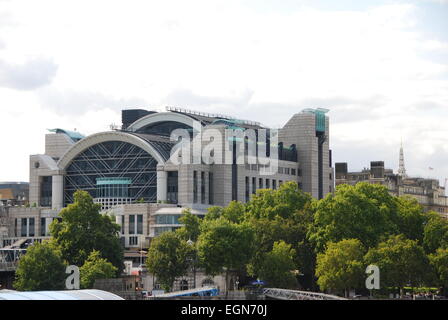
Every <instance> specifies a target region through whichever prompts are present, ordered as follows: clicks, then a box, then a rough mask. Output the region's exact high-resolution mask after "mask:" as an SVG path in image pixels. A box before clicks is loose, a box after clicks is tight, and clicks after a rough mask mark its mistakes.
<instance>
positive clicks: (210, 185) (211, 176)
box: [208, 172, 213, 204]
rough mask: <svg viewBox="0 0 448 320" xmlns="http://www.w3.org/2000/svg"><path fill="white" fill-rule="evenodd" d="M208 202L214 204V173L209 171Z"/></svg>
mask: <svg viewBox="0 0 448 320" xmlns="http://www.w3.org/2000/svg"><path fill="white" fill-rule="evenodd" d="M208 203H209V204H213V173H212V172H209V173H208Z"/></svg>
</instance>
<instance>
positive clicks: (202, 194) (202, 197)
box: [201, 171, 205, 203]
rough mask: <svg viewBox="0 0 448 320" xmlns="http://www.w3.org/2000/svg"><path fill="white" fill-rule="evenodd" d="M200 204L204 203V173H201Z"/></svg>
mask: <svg viewBox="0 0 448 320" xmlns="http://www.w3.org/2000/svg"><path fill="white" fill-rule="evenodd" d="M201 203H205V172H204V171H201Z"/></svg>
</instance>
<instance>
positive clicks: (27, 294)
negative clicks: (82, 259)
mask: <svg viewBox="0 0 448 320" xmlns="http://www.w3.org/2000/svg"><path fill="white" fill-rule="evenodd" d="M0 300H124V299H123V298H121V297H119V296H117V295H116V294H113V293H110V292H107V291H103V290H94V289H88V290H62V291H14V290H0Z"/></svg>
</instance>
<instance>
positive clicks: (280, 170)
mask: <svg viewBox="0 0 448 320" xmlns="http://www.w3.org/2000/svg"><path fill="white" fill-rule="evenodd" d="M264 168H266V166H263V165H259V164H246V170H251V171H260V170H263V169H264ZM277 172H278V173H280V174H288V175H292V176H296V175H298V176H299V177H300V176H301V175H302V171H301V170H300V169H298V170H297V169H295V168H286V167H278V171H277Z"/></svg>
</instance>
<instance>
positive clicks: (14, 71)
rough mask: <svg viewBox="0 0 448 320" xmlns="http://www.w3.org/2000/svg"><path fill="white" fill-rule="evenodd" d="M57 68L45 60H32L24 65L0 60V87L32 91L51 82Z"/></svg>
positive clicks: (51, 62) (48, 60) (50, 61)
mask: <svg viewBox="0 0 448 320" xmlns="http://www.w3.org/2000/svg"><path fill="white" fill-rule="evenodd" d="M57 70H58V66H57V65H56V64H55V63H54V62H53V61H52V60H51V59H47V58H34V59H31V60H28V61H26V62H25V63H24V64H19V65H16V64H10V63H7V62H6V61H3V60H0V87H5V88H12V89H17V90H33V89H36V88H39V87H42V86H45V85H47V84H50V83H51V81H52V80H53V78H54V76H55V75H56V72H57Z"/></svg>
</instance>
